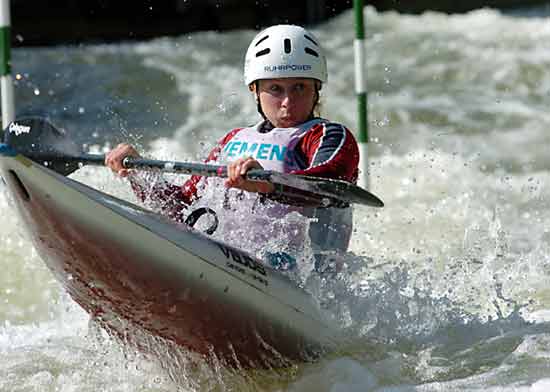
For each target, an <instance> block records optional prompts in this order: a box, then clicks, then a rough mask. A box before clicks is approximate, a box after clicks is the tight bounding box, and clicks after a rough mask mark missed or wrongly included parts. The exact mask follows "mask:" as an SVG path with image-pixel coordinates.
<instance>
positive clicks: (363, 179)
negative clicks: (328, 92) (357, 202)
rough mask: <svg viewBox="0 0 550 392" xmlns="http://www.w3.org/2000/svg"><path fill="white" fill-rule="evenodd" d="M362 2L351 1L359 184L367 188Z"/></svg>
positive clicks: (358, 0) (367, 136) (366, 126)
mask: <svg viewBox="0 0 550 392" xmlns="http://www.w3.org/2000/svg"><path fill="white" fill-rule="evenodd" d="M363 6H364V4H363V0H353V8H354V11H355V42H354V45H353V47H354V51H355V93H356V94H357V116H358V117H357V126H358V130H357V131H358V136H359V137H358V142H359V154H360V155H359V157H360V159H359V170H360V171H361V175H360V177H359V184H360V185H361V186H362V187H364V188H366V189H368V188H369V185H370V184H369V150H368V142H369V129H368V121H367V100H368V95H367V72H366V61H365V60H366V56H365V52H366V48H365V22H364V18H363Z"/></svg>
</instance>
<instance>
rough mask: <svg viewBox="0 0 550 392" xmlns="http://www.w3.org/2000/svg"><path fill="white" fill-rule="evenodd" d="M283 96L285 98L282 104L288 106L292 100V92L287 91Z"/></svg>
mask: <svg viewBox="0 0 550 392" xmlns="http://www.w3.org/2000/svg"><path fill="white" fill-rule="evenodd" d="M282 98H283V100H282V101H281V106H284V107H288V105H289V104H290V100H291V97H290V94H288V93H285V94H284V95H283V97H282Z"/></svg>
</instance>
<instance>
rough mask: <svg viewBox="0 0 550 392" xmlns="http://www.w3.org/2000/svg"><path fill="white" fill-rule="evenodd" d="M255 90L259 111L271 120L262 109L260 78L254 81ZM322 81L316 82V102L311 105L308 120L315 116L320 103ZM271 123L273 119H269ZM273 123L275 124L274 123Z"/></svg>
mask: <svg viewBox="0 0 550 392" xmlns="http://www.w3.org/2000/svg"><path fill="white" fill-rule="evenodd" d="M254 87H255V88H254V91H255V92H256V107H257V109H258V113H260V114H261V115H262V117H263V119H264V120H266V121H269V120H268V119H267V117H266V116H265V113H264V110H263V109H262V102H261V101H260V93H259V91H260V89H259V87H260V83H259V81H258V80H255V81H254ZM321 87H322V85H321V83H320V82H319V83H317V82H316V83H315V102H314V103H313V106H312V107H311V113H309V116H308V117H307V119H308V120H311V119H312V118H314V117H315V113H314V111H315V107H316V106H317V104H318V103H319V90H321ZM269 122H270V123H271V121H269ZM272 125H273V124H272Z"/></svg>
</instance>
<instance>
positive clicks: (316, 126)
mask: <svg viewBox="0 0 550 392" xmlns="http://www.w3.org/2000/svg"><path fill="white" fill-rule="evenodd" d="M304 137H305V138H306V139H312V140H316V139H319V138H330V139H340V140H346V141H347V142H349V143H357V142H356V140H355V137H354V135H353V132H351V131H350V130H349V128H348V127H346V126H345V125H343V124H341V123H338V122H334V121H329V120H325V119H319V120H318V121H316V122H315V123H313V124H312V126H311V127H310V128H309V129H308V130H307V131H306V132H305V133H304Z"/></svg>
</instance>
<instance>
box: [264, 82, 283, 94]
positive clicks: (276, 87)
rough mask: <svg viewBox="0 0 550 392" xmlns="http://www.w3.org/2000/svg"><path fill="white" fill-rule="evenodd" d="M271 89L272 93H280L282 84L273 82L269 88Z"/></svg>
mask: <svg viewBox="0 0 550 392" xmlns="http://www.w3.org/2000/svg"><path fill="white" fill-rule="evenodd" d="M267 89H268V90H269V91H271V92H272V93H278V92H280V91H281V86H279V85H277V84H272V85H270V86H269V87H268V88H267Z"/></svg>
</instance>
